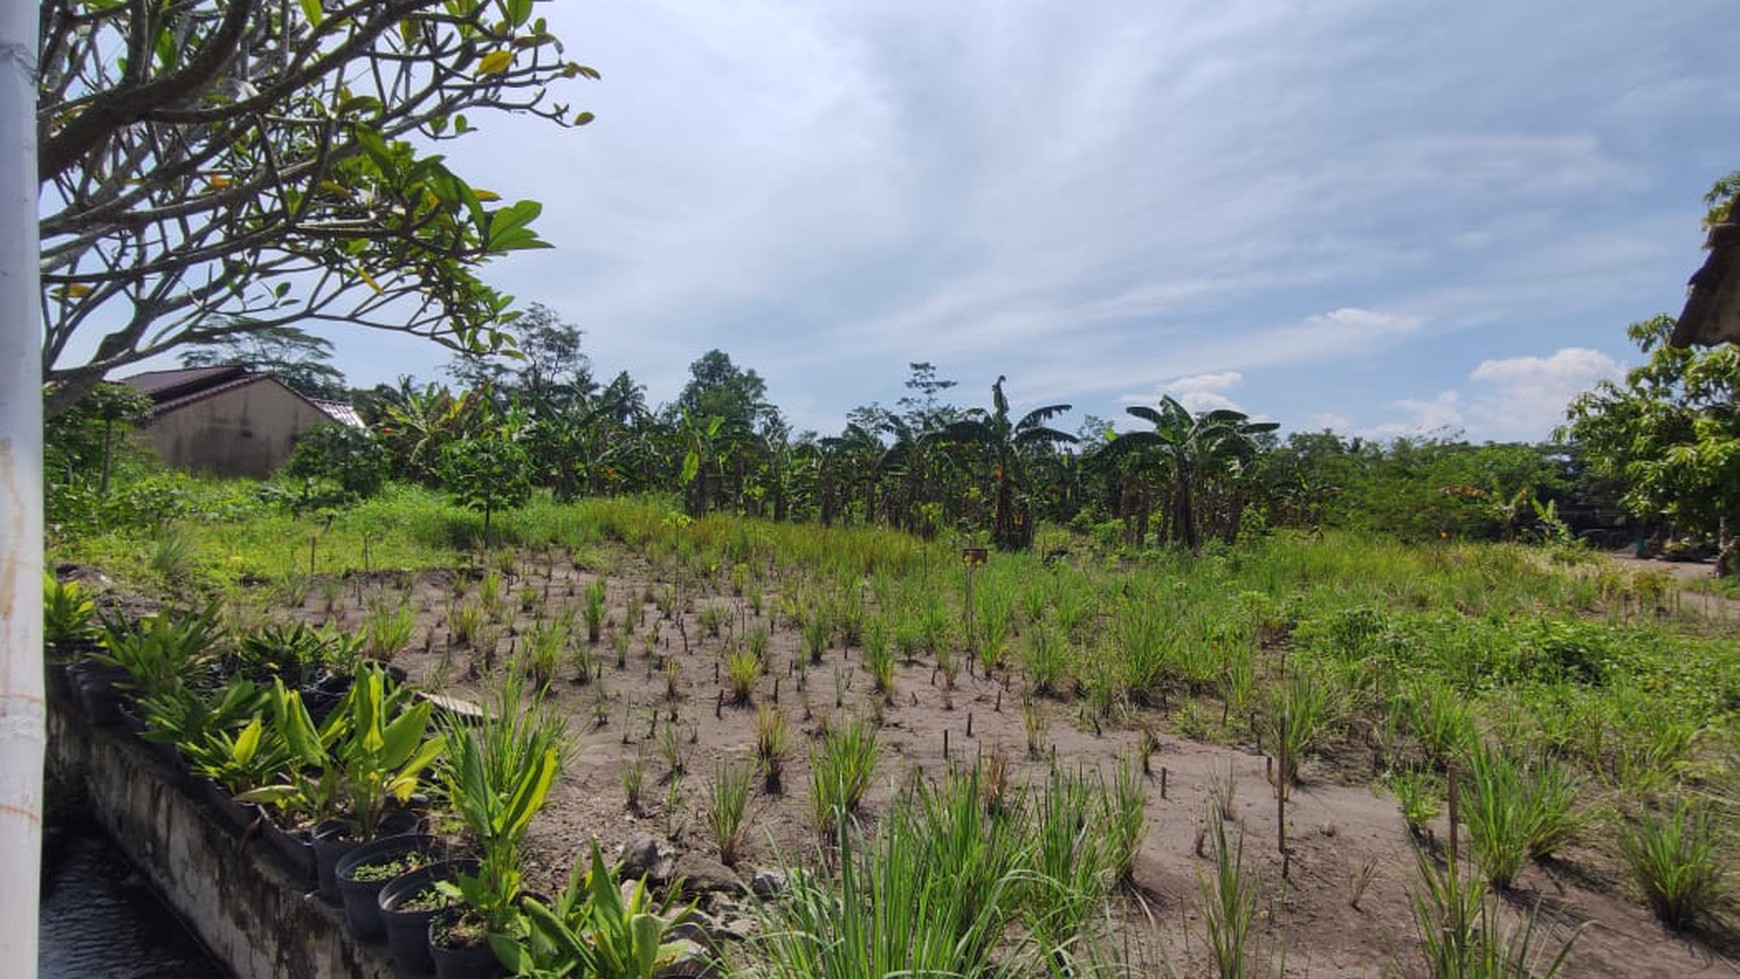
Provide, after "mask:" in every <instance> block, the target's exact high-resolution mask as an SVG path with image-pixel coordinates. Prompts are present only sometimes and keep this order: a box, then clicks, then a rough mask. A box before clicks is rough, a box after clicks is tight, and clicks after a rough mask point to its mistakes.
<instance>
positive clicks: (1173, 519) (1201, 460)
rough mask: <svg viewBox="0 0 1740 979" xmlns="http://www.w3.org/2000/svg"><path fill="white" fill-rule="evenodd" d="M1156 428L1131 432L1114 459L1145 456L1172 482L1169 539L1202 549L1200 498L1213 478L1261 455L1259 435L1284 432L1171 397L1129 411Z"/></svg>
mask: <svg viewBox="0 0 1740 979" xmlns="http://www.w3.org/2000/svg"><path fill="white" fill-rule="evenodd" d="M1124 410H1125V411H1127V412H1129V413H1130V414H1131V415H1134V416H1135V417H1137V418H1140V419H1142V420H1143V421H1146V422H1148V423H1150V424H1152V425H1153V426H1154V429H1153V431H1146V432H1126V433H1124V434H1122V435H1120V436H1118V437H1117V438H1116V439H1113V440H1112V443H1111V445H1109V446H1107V449H1108V450H1109V451H1111V453H1112V458H1113V459H1122V458H1124V457H1126V456H1127V455H1130V454H1135V455H1137V456H1139V457H1140V458H1141V459H1142V460H1143V462H1144V463H1145V465H1146V467H1147V468H1150V469H1151V470H1152V471H1154V472H1155V473H1156V474H1157V475H1158V477H1159V480H1160V481H1161V482H1163V483H1168V484H1169V491H1168V493H1167V515H1166V525H1167V535H1168V538H1169V539H1170V540H1171V542H1172V543H1174V544H1182V545H1184V546H1185V547H1188V548H1190V549H1191V550H1193V551H1194V550H1196V548H1197V547H1199V546H1200V545H1201V543H1202V538H1201V533H1200V532H1199V529H1198V520H1197V517H1198V512H1197V506H1196V496H1197V494H1198V492H1199V491H1200V490H1201V488H1202V487H1203V484H1204V482H1205V481H1206V480H1208V479H1209V478H1211V477H1213V476H1215V475H1219V474H1223V473H1233V474H1236V473H1237V472H1239V471H1242V466H1243V463H1244V462H1245V461H1246V460H1248V459H1249V458H1250V457H1251V456H1253V455H1255V453H1256V449H1257V443H1256V439H1255V436H1257V435H1261V434H1264V433H1267V432H1272V431H1274V430H1275V429H1277V428H1279V427H1280V425H1279V423H1277V422H1253V421H1251V420H1250V416H1248V415H1246V414H1245V413H1244V412H1242V411H1233V410H1231V409H1218V410H1215V411H1206V412H1203V413H1201V414H1197V415H1192V414H1191V413H1190V410H1189V409H1187V408H1185V407H1184V406H1183V405H1182V404H1180V403H1179V402H1178V400H1177V399H1176V398H1173V397H1172V396H1171V395H1165V396H1163V397H1161V399H1160V403H1159V405H1158V407H1157V408H1149V407H1147V406H1146V405H1135V406H1132V407H1129V408H1126V409H1124Z"/></svg>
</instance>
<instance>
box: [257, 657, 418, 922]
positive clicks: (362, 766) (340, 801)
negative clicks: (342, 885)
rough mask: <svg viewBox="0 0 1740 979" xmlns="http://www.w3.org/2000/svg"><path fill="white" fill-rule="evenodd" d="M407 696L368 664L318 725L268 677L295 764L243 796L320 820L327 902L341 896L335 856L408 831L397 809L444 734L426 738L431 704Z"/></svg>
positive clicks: (410, 823)
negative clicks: (282, 775) (283, 776)
mask: <svg viewBox="0 0 1740 979" xmlns="http://www.w3.org/2000/svg"><path fill="white" fill-rule="evenodd" d="M409 700H410V690H409V689H408V688H406V687H403V686H400V685H398V684H396V683H392V682H390V681H389V680H388V679H387V677H386V674H385V671H384V670H383V669H382V668H381V667H379V666H377V665H374V664H368V665H365V666H364V667H363V668H362V669H360V670H359V671H358V673H357V676H356V682H355V683H354V684H353V685H352V686H351V688H350V690H349V692H347V693H346V694H345V697H344V700H343V701H342V702H341V703H340V704H339V705H338V708H337V709H335V710H334V711H333V712H332V714H331V715H330V716H329V717H328V718H327V719H326V721H325V722H324V723H322V724H320V725H319V726H318V727H317V726H316V725H315V724H314V720H313V718H312V717H311V716H310V714H309V712H308V709H307V707H306V706H305V705H304V704H303V703H302V698H301V696H300V694H299V693H298V692H297V691H294V690H286V689H284V686H283V683H282V681H277V682H275V686H274V694H273V704H274V720H275V722H276V726H277V727H278V728H279V729H280V733H281V734H282V736H283V738H284V739H285V741H286V742H287V743H288V744H289V745H290V746H291V749H292V752H293V755H294V757H295V759H296V761H297V764H296V765H295V766H294V767H293V768H292V770H291V771H290V773H289V776H288V778H287V779H286V780H284V781H282V782H279V783H277V784H272V785H263V786H261V787H259V788H257V789H255V790H253V791H250V792H248V793H246V794H245V798H246V799H248V800H249V801H254V802H264V803H270V804H272V805H275V806H277V807H279V808H280V809H288V810H293V811H299V812H301V813H303V814H304V815H305V816H306V817H319V816H325V817H327V818H325V819H324V820H323V821H322V822H320V823H318V824H316V825H315V827H314V834H313V846H314V857H315V865H316V878H317V880H318V883H319V888H320V895H321V896H322V897H323V898H325V899H326V900H328V901H330V902H332V903H335V904H336V903H338V902H340V901H341V900H343V895H342V893H341V892H340V890H339V887H338V877H337V873H336V870H337V865H338V860H339V859H340V858H341V857H343V856H344V855H345V854H346V853H347V852H349V851H350V850H352V849H354V848H355V847H357V846H359V845H360V844H362V843H365V842H368V841H369V840H373V839H376V838H378V837H380V836H382V835H396V834H398V833H402V832H405V831H408V830H410V829H414V828H415V817H414V816H412V817H410V818H409V819H406V817H407V816H409V813H408V811H407V810H405V809H404V808H403V807H404V806H405V804H407V803H408V802H409V801H410V799H411V797H412V796H413V795H414V794H415V793H416V790H417V786H418V776H419V774H420V773H421V772H422V771H423V770H424V769H425V768H427V767H429V765H430V764H431V763H432V762H434V760H435V759H436V758H437V757H439V756H440V754H441V750H442V745H443V738H442V737H441V736H440V735H436V736H435V737H432V738H427V739H426V738H425V736H426V735H427V734H428V731H429V718H430V711H431V709H432V708H431V707H430V705H429V704H428V703H417V704H413V705H409V706H407V703H408V701H409ZM395 820H396V821H395Z"/></svg>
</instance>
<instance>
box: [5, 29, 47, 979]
mask: <svg viewBox="0 0 1740 979" xmlns="http://www.w3.org/2000/svg"><path fill="white" fill-rule="evenodd" d="M37 12H38V4H36V3H34V2H32V0H0V880H3V881H6V882H7V883H6V886H4V887H0V962H3V963H5V965H4V966H3V967H0V969H3V971H4V972H5V973H6V974H7V975H13V976H34V975H36V968H37V966H36V927H37V912H38V908H37V890H38V888H37V881H38V880H39V879H41V875H42V866H41V862H42V756H43V750H44V748H45V746H46V744H47V741H48V729H47V724H46V715H45V711H44V709H43V699H42V697H43V692H42V679H43V677H42V668H43V664H42V322H41V314H40V313H39V312H38V310H37V267H38V262H39V260H40V257H39V255H40V253H39V251H38V249H37V238H36V197H37V186H36V44H37Z"/></svg>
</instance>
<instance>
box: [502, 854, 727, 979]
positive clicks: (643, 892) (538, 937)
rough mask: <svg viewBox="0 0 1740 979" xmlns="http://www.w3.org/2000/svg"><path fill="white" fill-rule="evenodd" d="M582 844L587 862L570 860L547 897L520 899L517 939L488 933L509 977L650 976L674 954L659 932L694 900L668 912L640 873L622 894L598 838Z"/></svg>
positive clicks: (675, 948)
mask: <svg viewBox="0 0 1740 979" xmlns="http://www.w3.org/2000/svg"><path fill="white" fill-rule="evenodd" d="M589 849H590V862H589V865H585V864H583V863H582V862H581V861H580V860H579V859H578V858H576V859H575V861H574V870H573V872H572V873H570V874H569V877H568V885H567V887H565V888H564V889H563V890H562V893H561V894H560V895H558V896H557V898H556V900H555V901H554V902H551V903H546V902H543V901H540V900H538V899H537V898H526V899H525V900H523V901H522V902H521V908H522V910H523V912H524V918H523V921H524V927H523V929H522V934H521V935H520V936H519V937H517V938H515V937H510V936H507V935H494V936H491V938H490V945H491V946H492V947H493V948H494V949H495V952H496V956H497V957H498V958H499V959H500V960H501V961H502V963H503V964H505V965H506V966H507V967H508V968H509V969H511V970H513V974H514V975H517V976H570V975H574V976H612V977H620V979H652V977H653V976H655V975H657V974H658V972H659V971H660V970H661V969H664V968H666V967H667V966H669V965H670V964H671V963H672V962H674V961H675V960H676V957H677V956H678V955H679V954H681V952H682V950H683V948H684V945H683V944H682V943H680V942H666V941H665V936H666V935H668V934H669V933H670V930H671V929H672V928H673V927H675V926H676V925H677V924H679V923H680V922H682V921H683V920H684V919H685V918H687V917H688V916H689V912H690V911H692V910H693V908H694V905H692V904H691V905H690V906H689V907H686V908H684V909H682V910H680V911H678V912H677V913H676V914H667V913H666V911H667V907H666V906H655V905H654V903H653V901H652V899H651V897H650V896H649V895H648V893H647V887H646V878H644V877H642V878H641V879H640V881H639V882H637V883H636V885H635V887H634V890H633V891H631V892H630V893H629V894H628V896H627V897H626V898H625V897H624V896H623V892H622V889H621V888H620V887H619V886H618V884H617V881H616V877H615V875H614V874H612V873H611V872H610V871H609V870H608V869H607V868H606V867H605V865H604V857H603V856H602V855H601V854H600V853H599V852H598V841H597V840H593V841H592V843H591V846H590V848H589ZM583 866H585V867H586V869H585V872H584V873H582V867H583Z"/></svg>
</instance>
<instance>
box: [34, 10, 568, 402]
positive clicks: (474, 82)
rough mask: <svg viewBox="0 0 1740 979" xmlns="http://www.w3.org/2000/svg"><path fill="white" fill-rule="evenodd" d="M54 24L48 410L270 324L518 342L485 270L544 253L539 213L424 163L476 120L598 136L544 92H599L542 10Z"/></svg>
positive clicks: (46, 163) (114, 17)
mask: <svg viewBox="0 0 1740 979" xmlns="http://www.w3.org/2000/svg"><path fill="white" fill-rule="evenodd" d="M41 6H42V11H41V35H40V41H39V46H38V56H39V65H40V71H39V73H38V79H39V81H38V114H37V126H38V135H39V146H40V150H39V154H38V166H39V169H40V179H41V185H40V186H41V204H40V207H39V211H40V222H39V223H40V232H41V239H42V265H41V271H42V311H43V322H44V330H45V333H44V337H43V376H44V379H45V380H46V381H48V382H51V385H52V387H51V393H50V396H49V400H48V403H47V410H48V413H49V414H51V415H52V414H55V413H57V412H59V411H61V410H64V409H65V407H66V406H67V405H69V404H71V403H72V402H73V401H76V400H77V398H78V397H79V395H81V394H82V393H83V392H84V391H86V390H89V388H90V387H91V386H92V385H94V384H96V383H97V382H98V381H100V380H101V379H102V377H103V376H104V375H105V374H106V373H108V372H109V371H111V370H114V369H115V368H118V367H121V366H124V365H127V364H131V363H134V362H137V361H139V360H143V359H145V358H147V357H150V356H153V355H155V354H159V353H163V352H165V351H168V350H171V349H173V348H176V347H178V346H181V345H183V344H188V343H196V342H206V341H212V340H217V339H219V338H221V337H224V336H227V335H231V334H236V333H243V332H248V331H251V330H255V329H257V328H259V327H260V326H262V325H282V324H289V323H292V322H295V321H306V320H314V321H322V320H324V321H335V322H344V323H357V324H363V325H368V326H375V327H380V328H383V329H390V330H397V331H403V332H408V333H412V334H416V335H420V336H425V337H429V338H431V339H434V340H436V341H438V342H441V343H445V344H448V345H450V346H453V347H455V348H458V349H478V348H482V349H490V348H495V347H499V346H501V345H503V344H505V343H507V342H509V339H510V338H509V337H508V335H507V334H506V333H504V332H503V331H502V327H503V326H504V325H505V324H506V323H507V322H509V321H511V319H512V318H513V315H514V314H513V313H512V311H511V309H510V305H511V297H509V296H506V295H503V294H501V293H500V292H498V291H496V290H495V289H492V288H490V287H489V286H488V285H486V284H485V283H484V282H483V281H482V280H481V279H480V278H479V277H478V267H479V266H480V265H481V264H482V263H483V262H485V261H487V260H488V259H489V258H491V257H492V256H496V255H500V254H503V253H505V252H508V251H512V250H515V249H523V248H537V247H543V246H544V242H543V241H541V240H540V239H539V237H538V235H537V233H536V232H535V231H534V230H533V229H532V227H531V223H532V221H533V220H534V219H536V218H537V216H538V214H539V212H540V206H539V205H538V204H537V202H535V201H517V202H513V203H506V202H502V201H500V200H499V198H498V195H496V194H495V193H493V192H491V191H488V190H484V189H481V188H478V187H474V186H473V185H472V184H471V183H469V182H468V181H467V180H465V179H464V178H462V177H461V176H460V175H458V174H456V173H454V172H453V171H452V170H450V169H448V167H447V166H446V164H445V162H444V161H443V159H442V157H441V156H439V155H436V154H432V153H429V152H428V151H427V148H428V147H429V146H431V145H432V144H435V143H438V142H440V141H442V140H447V139H453V138H455V137H458V136H461V135H464V134H465V133H467V132H470V131H471V130H472V129H473V128H474V127H473V123H472V122H471V120H470V119H468V117H467V115H466V113H467V112H470V111H474V110H477V109H491V108H494V109H506V110H510V111H517V112H529V113H533V114H535V115H538V116H541V117H543V118H545V119H548V120H550V121H551V122H552V123H555V124H558V125H563V126H573V125H581V124H584V123H586V122H588V121H590V119H591V115H590V114H589V113H585V112H579V113H576V112H574V111H572V110H571V109H570V108H569V106H567V105H565V104H562V103H560V102H556V101H554V100H553V99H552V97H551V91H550V85H551V83H552V82H555V81H557V80H558V79H562V78H574V77H587V78H596V77H598V74H597V72H596V71H594V70H593V69H591V68H588V67H586V66H584V65H581V64H578V63H575V62H571V61H566V60H563V57H562V45H561V43H560V42H559V41H558V39H557V38H556V37H555V36H554V35H553V34H551V33H550V32H549V31H548V29H547V27H546V24H545V22H544V20H543V19H542V18H533V17H532V7H533V3H532V0H299V2H297V3H287V2H272V0H179V2H175V3H162V2H158V0H41ZM92 333H98V334H100V336H98V337H95V338H92V340H88V341H83V342H80V343H78V344H75V343H74V339H75V337H80V336H84V335H88V334H92ZM93 341H94V342H93ZM87 348H88V353H87V352H86V349H87Z"/></svg>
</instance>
